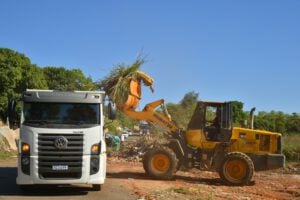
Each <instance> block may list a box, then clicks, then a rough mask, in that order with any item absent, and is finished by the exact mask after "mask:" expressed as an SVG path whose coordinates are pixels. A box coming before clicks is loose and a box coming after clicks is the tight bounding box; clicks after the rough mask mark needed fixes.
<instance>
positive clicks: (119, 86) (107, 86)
mask: <svg viewBox="0 0 300 200" xmlns="http://www.w3.org/2000/svg"><path fill="white" fill-rule="evenodd" d="M144 62H145V61H144V59H141V58H137V59H136V61H135V62H134V63H132V64H131V65H125V64H119V65H117V66H115V67H114V68H113V69H112V70H111V72H110V74H109V75H108V76H106V77H105V78H104V79H102V80H100V81H99V83H98V86H99V87H100V88H102V89H103V90H104V91H105V92H106V93H107V94H108V96H109V97H110V98H111V99H112V100H113V102H115V103H116V104H117V105H121V104H123V103H124V102H126V100H127V98H128V95H129V84H130V81H131V80H137V79H138V78H139V75H138V73H139V69H140V67H141V65H142V64H144Z"/></svg>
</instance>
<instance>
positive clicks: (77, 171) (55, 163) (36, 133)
mask: <svg viewBox="0 0 300 200" xmlns="http://www.w3.org/2000/svg"><path fill="white" fill-rule="evenodd" d="M104 98H105V93H104V92H101V91H74V92H60V91H52V90H26V92H24V94H23V96H22V101H21V102H22V104H21V105H22V106H21V116H20V140H19V145H18V146H19V150H18V176H17V180H16V181H17V184H18V185H19V186H20V187H21V188H22V189H28V188H31V186H32V185H37V184H38V185H40V184H56V185H61V184H83V183H84V184H91V185H92V186H93V189H94V190H100V189H101V185H102V184H103V183H104V181H105V178H106V144H105V136H104V132H103V126H104V114H103V110H104ZM15 105H16V103H15V102H14V101H11V102H10V104H9V109H8V113H9V118H10V121H13V120H11V119H13V118H14V117H15V116H16V111H15V110H16V109H15V107H16V106H15ZM109 108H110V109H108V110H109V118H114V114H115V113H114V109H113V107H112V106H111V104H109Z"/></svg>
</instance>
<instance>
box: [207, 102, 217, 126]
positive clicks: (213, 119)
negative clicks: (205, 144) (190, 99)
mask: <svg viewBox="0 0 300 200" xmlns="http://www.w3.org/2000/svg"><path fill="white" fill-rule="evenodd" d="M216 123H217V108H216V107H214V106H207V107H206V112H205V126H206V127H207V126H214V125H216Z"/></svg>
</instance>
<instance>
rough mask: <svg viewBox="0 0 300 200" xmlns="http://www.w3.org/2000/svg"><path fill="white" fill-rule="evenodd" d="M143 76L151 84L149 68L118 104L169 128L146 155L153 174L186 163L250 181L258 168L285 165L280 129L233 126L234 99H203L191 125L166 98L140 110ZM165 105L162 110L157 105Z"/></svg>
mask: <svg viewBox="0 0 300 200" xmlns="http://www.w3.org/2000/svg"><path fill="white" fill-rule="evenodd" d="M142 82H143V83H144V84H145V85H147V86H151V85H152V83H153V79H152V78H151V77H149V76H148V75H146V74H144V73H140V74H139V78H138V79H136V80H134V79H132V80H131V81H130V84H129V95H128V99H127V101H126V102H125V103H123V104H121V105H116V106H117V108H118V109H119V110H120V111H121V112H123V113H124V114H126V115H127V116H129V117H131V118H134V119H137V120H145V121H147V122H149V123H152V124H156V125H159V126H160V127H162V128H164V129H165V130H166V132H167V133H168V134H167V135H168V137H169V140H168V144H166V145H164V146H154V147H153V148H151V149H149V150H148V151H147V152H146V153H145V155H144V159H143V167H144V169H145V171H146V173H147V174H148V175H150V176H151V177H154V178H158V179H172V178H173V176H174V174H175V173H176V171H177V170H178V169H179V168H180V167H181V166H184V167H185V168H198V169H200V170H209V171H216V172H218V173H219V175H220V177H221V179H222V180H223V181H224V182H225V183H227V184H230V185H245V184H248V183H249V182H250V181H251V178H252V176H253V172H254V171H260V170H268V169H276V168H280V167H283V166H284V162H285V157H284V155H283V154H282V142H281V134H279V133H273V132H269V131H263V130H254V129H253V111H254V109H253V110H252V111H251V119H252V127H251V128H237V127H232V105H231V102H204V101H200V102H198V104H197V106H196V109H195V111H194V114H193V116H192V118H191V120H190V122H189V124H188V127H187V130H185V131H184V130H181V129H179V128H178V127H177V126H176V124H175V123H174V122H173V121H172V120H171V117H170V115H169V113H168V111H167V109H166V106H165V104H164V100H163V99H161V100H158V101H154V102H152V103H149V104H147V105H146V106H145V107H144V109H143V110H142V111H136V110H135V109H136V107H137V106H138V104H139V101H140V99H141V84H142ZM158 107H161V108H162V109H161V110H160V111H157V108H158Z"/></svg>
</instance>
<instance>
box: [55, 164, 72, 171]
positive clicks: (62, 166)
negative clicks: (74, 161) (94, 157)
mask: <svg viewBox="0 0 300 200" xmlns="http://www.w3.org/2000/svg"><path fill="white" fill-rule="evenodd" d="M68 168H69V167H68V165H52V170H68Z"/></svg>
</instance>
